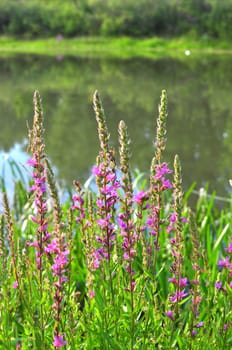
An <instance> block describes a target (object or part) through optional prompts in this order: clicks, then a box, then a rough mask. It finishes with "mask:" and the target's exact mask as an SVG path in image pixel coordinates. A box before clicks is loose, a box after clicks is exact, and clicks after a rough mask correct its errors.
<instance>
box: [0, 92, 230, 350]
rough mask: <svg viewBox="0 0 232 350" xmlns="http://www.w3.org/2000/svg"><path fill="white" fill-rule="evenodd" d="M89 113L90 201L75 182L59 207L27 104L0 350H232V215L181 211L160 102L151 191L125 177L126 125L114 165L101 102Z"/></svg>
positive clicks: (2, 285) (38, 114)
mask: <svg viewBox="0 0 232 350" xmlns="http://www.w3.org/2000/svg"><path fill="white" fill-rule="evenodd" d="M94 109H95V113H96V120H97V126H98V135H99V142H100V151H99V153H98V155H97V159H96V165H95V166H94V167H93V170H92V173H93V176H94V178H95V185H96V186H95V190H91V188H90V187H87V186H82V185H81V184H80V183H79V182H78V181H74V192H73V196H72V198H70V200H69V201H67V202H66V203H64V204H61V202H60V198H59V195H58V189H57V184H56V180H55V176H54V173H53V171H52V168H51V166H50V164H49V161H48V159H47V155H46V149H45V142H44V131H45V130H44V126H43V112H42V104H41V99H40V95H39V93H38V91H36V92H35V94H34V121H33V126H32V130H30V132H29V140H30V143H29V144H30V145H29V146H30V150H31V153H32V156H31V159H30V160H29V161H28V165H29V166H30V167H31V169H32V174H31V178H32V184H31V186H30V188H29V190H26V189H25V186H21V187H20V186H19V185H18V183H17V186H16V192H17V195H16V196H15V202H14V205H13V206H12V208H10V206H9V204H8V198H7V194H6V192H5V191H4V193H3V206H4V213H3V214H2V215H1V218H0V233H1V235H0V260H1V271H0V290H1V296H2V298H1V302H0V316H1V323H0V345H1V347H2V348H4V349H23V350H26V349H58V348H63V349H66V350H68V349H70V350H71V349H86V350H91V349H92V350H94V349H96V350H97V349H128V350H135V349H136V350H137V349H144V350H145V349H156V348H157V349H170V348H173V349H210V350H211V349H215V350H216V349H222V348H223V349H228V350H229V349H230V348H231V345H232V323H231V293H232V282H231V277H232V276H231V274H232V271H231V264H232V261H231V253H232V248H231V244H232V243H231V237H230V236H229V231H230V230H229V228H230V227H231V213H230V211H229V209H228V210H224V211H221V212H219V211H217V210H215V208H214V202H213V199H211V200H208V199H207V197H206V196H201V197H199V201H198V203H197V206H196V208H195V213H193V212H192V211H191V210H190V209H189V208H188V206H187V204H186V201H187V200H186V197H185V195H184V193H183V190H182V173H181V165H180V160H179V158H178V156H176V157H175V159H174V165H173V169H171V168H172V166H171V165H169V164H167V163H166V162H165V160H164V156H165V145H166V141H167V139H166V138H167V135H166V133H167V130H166V123H167V94H166V91H165V90H164V91H162V95H161V102H160V107H159V115H158V118H157V131H156V138H155V142H154V145H155V151H154V156H153V158H152V161H151V170H150V182H149V183H146V182H144V181H141V177H140V175H139V176H137V177H136V176H135V174H133V172H132V171H131V168H130V137H129V133H128V130H127V127H126V124H125V122H124V121H121V122H120V123H119V164H117V161H116V155H115V150H113V149H112V147H111V145H110V134H109V131H108V128H107V123H106V118H105V113H104V109H103V106H102V102H101V99H100V96H99V94H98V92H96V93H95V94H94ZM172 173H173V175H174V177H173V179H172ZM21 192H22V194H23V195H20V193H21ZM187 196H189V193H188V194H187ZM19 200H20V205H19V204H17V203H18V201H19Z"/></svg>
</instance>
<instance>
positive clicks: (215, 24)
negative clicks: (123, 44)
mask: <svg viewBox="0 0 232 350" xmlns="http://www.w3.org/2000/svg"><path fill="white" fill-rule="evenodd" d="M0 34H1V35H14V36H23V37H26V38H34V37H41V36H42V37H47V36H55V35H58V34H62V35H64V36H65V37H74V36H83V35H104V36H118V35H128V36H133V37H144V36H154V35H161V36H172V37H173V36H179V35H183V34H189V35H191V36H193V37H199V36H200V37H204V38H205V39H206V40H207V39H209V38H219V39H231V37H232V0H188V1H186V0H140V1H134V0H108V1H105V0H66V1H61V0H52V1H51V0H50V1H44V0H30V1H28V0H0Z"/></svg>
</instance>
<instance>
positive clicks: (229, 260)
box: [215, 242, 232, 294]
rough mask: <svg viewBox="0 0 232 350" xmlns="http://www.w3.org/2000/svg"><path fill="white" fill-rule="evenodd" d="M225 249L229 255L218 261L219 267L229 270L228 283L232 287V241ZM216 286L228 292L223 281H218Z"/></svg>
mask: <svg viewBox="0 0 232 350" xmlns="http://www.w3.org/2000/svg"><path fill="white" fill-rule="evenodd" d="M225 250H226V252H227V254H228V255H227V256H226V257H225V259H222V260H219V261H218V267H219V268H220V269H224V270H226V271H227V276H228V284H229V287H230V288H231V289H232V242H230V244H229V246H228V247H227V248H225ZM215 288H216V289H218V290H221V291H223V292H224V293H225V294H227V292H226V288H225V287H224V286H223V284H222V282H216V283H215Z"/></svg>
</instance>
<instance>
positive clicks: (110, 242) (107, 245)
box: [93, 162, 120, 269]
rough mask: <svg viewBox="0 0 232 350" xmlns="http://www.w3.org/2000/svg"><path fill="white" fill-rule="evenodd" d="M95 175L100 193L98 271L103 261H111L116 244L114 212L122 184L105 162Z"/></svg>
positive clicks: (96, 252) (95, 168)
mask: <svg viewBox="0 0 232 350" xmlns="http://www.w3.org/2000/svg"><path fill="white" fill-rule="evenodd" d="M93 174H94V175H95V176H96V182H97V183H98V185H99V192H100V193H99V196H98V197H97V208H98V217H99V219H97V221H96V224H97V226H98V227H99V228H100V235H96V241H97V242H98V243H99V244H100V247H99V248H98V249H97V250H95V252H94V253H93V258H94V264H93V267H94V269H97V268H98V267H99V266H100V262H101V260H102V259H103V260H104V259H105V260H108V261H110V254H111V251H112V249H113V246H114V242H115V232H116V227H115V224H114V212H115V204H116V202H117V199H118V194H117V189H118V188H119V186H120V183H119V182H118V181H117V179H116V173H115V172H114V168H113V167H111V166H107V167H106V166H105V164H104V162H102V163H100V164H99V165H98V166H95V167H94V168H93Z"/></svg>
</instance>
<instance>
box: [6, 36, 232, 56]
mask: <svg viewBox="0 0 232 350" xmlns="http://www.w3.org/2000/svg"><path fill="white" fill-rule="evenodd" d="M188 51H190V54H193V55H199V54H211V53H215V54H216V53H217V54H219V53H224V54H226V53H228V54H231V53H232V51H231V47H230V43H229V42H223V41H217V40H212V39H210V40H209V39H206V38H202V39H192V38H188V37H180V38H176V39H167V38H161V37H159V38H158V37H152V38H144V39H134V38H129V37H119V38H112V37H80V38H74V39H66V38H61V39H60V38H47V39H36V40H17V39H14V38H10V37H1V38H0V54H1V55H4V54H14V53H34V54H46V55H78V56H88V57H92V56H94V57H106V56H107V57H109V56H110V57H121V58H127V57H134V56H137V57H149V58H154V59H155V58H159V57H164V56H172V57H180V58H181V57H183V56H185V55H189V54H188Z"/></svg>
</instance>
